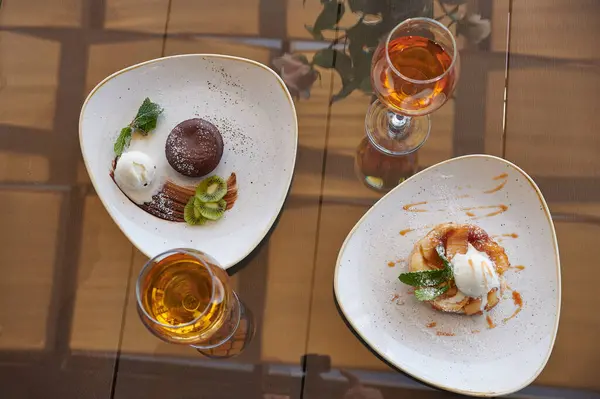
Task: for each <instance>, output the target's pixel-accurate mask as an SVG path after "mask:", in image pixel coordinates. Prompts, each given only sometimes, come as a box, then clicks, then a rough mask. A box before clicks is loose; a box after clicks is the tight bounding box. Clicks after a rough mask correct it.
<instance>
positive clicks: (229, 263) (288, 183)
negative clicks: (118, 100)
mask: <svg viewBox="0 0 600 399" xmlns="http://www.w3.org/2000/svg"><path fill="white" fill-rule="evenodd" d="M176 58H221V59H227V60H233V61H240V62H245V63H248V64H251V65H252V66H254V67H258V68H260V69H263V70H264V71H266V72H268V73H269V74H270V75H271V76H272V77H274V78H275V79H276V80H277V82H278V83H279V86H280V88H281V90H282V91H283V93H284V94H285V98H286V100H287V101H288V103H289V106H290V109H291V114H292V116H293V124H292V129H291V130H292V132H290V133H292V135H293V137H292V140H293V148H292V149H291V154H293V157H292V160H291V165H290V168H289V170H287V171H285V174H286V175H287V176H286V180H285V189H283V190H281V191H282V192H281V193H280V194H281V195H280V198H279V199H278V209H277V211H276V212H274V213H273V215H272V217H271V218H270V220H269V222H268V223H267V225H266V226H265V228H264V229H263V230H261V232H260V234H256V235H255V240H254V241H253V242H252V244H251V245H248V246H247V248H246V251H244V252H243V254H240V256H238V257H237V258H236V259H235V260H233V261H221V260H219V263H220V265H221V267H222V268H223V269H229V268H230V267H233V266H235V265H237V264H238V263H239V262H241V261H242V260H244V259H245V258H246V257H248V256H249V255H250V254H251V253H252V252H253V251H254V250H255V249H256V248H257V247H258V246H259V245H260V244H261V243H262V241H263V240H264V239H265V238H266V237H267V236H268V234H269V231H270V230H271V229H272V228H273V226H274V224H275V222H276V220H277V218H278V217H279V216H280V214H281V211H282V209H283V205H284V204H285V201H286V198H287V195H288V193H289V190H290V186H291V183H292V180H293V176H294V172H295V168H296V160H297V151H298V115H297V112H296V107H295V104H294V101H293V98H292V96H291V94H290V92H289V90H288V89H287V87H286V85H285V82H284V81H283V79H282V78H281V77H280V76H279V75H278V74H277V73H276V72H275V71H273V70H272V69H271V68H269V67H268V66H267V65H265V64H263V63H260V62H258V61H255V60H252V59H248V58H244V57H238V56H234V55H226V54H215V53H195V54H177V55H171V56H167V57H159V58H154V59H150V60H147V61H144V62H140V63H137V64H134V65H130V66H128V67H125V68H123V69H121V70H119V71H116V72H114V73H112V74H110V75H108V76H107V77H105V78H104V79H103V80H102V81H100V83H98V84H97V85H96V86H95V87H94V88H93V89H92V90H91V91H90V93H89V94H88V95H87V97H86V99H85V101H84V102H83V104H82V106H81V111H80V114H79V124H78V129H79V145H80V150H81V153H82V158H83V161H84V164H85V167H86V170H87V172H88V176H89V178H90V181H91V182H92V185H93V187H94V189H95V190H96V192H97V193H98V197H99V198H100V201H101V202H102V205H103V206H104V208H105V209H106V210H107V212H108V213H109V215H110V216H111V219H112V220H113V222H114V223H115V224H116V225H117V226H118V227H119V229H120V230H121V232H122V233H123V234H124V235H125V236H126V237H127V239H128V240H129V241H130V242H131V243H132V244H133V245H134V246H135V247H136V248H137V249H138V250H140V251H141V252H142V253H143V254H144V255H145V256H147V257H149V258H152V257H153V256H156V255H157V254H158V252H157V253H152V252H149V251H148V250H147V245H140V242H139V241H140V240H139V239H137V238H136V237H133V236H132V235H131V234H130V232H129V231H127V229H125V228H124V226H123V224H122V223H121V220H120V218H119V217H117V215H116V214H115V213H114V212H113V210H112V207H111V206H110V205H109V204H108V203H107V201H106V199H105V197H104V196H103V195H100V194H99V183H98V182H97V180H96V176H95V174H94V173H91V172H90V171H91V170H92V168H91V166H90V163H89V161H88V158H87V156H86V153H85V151H83V142H84V134H83V128H82V124H83V121H84V114H85V112H86V108H87V106H88V103H89V101H90V99H91V98H92V97H93V96H94V94H95V93H96V92H97V91H98V90H99V89H100V88H101V87H102V86H104V85H105V84H106V83H107V82H109V81H111V80H112V79H114V78H115V77H117V76H119V75H122V74H124V73H127V72H129V71H132V70H134V69H138V68H140V67H143V66H146V65H149V64H154V63H160V62H165V61H168V60H172V59H176ZM163 222H165V223H170V222H167V221H164V220H163ZM175 246H181V245H175ZM159 252H160V251H159ZM210 255H211V256H212V254H210Z"/></svg>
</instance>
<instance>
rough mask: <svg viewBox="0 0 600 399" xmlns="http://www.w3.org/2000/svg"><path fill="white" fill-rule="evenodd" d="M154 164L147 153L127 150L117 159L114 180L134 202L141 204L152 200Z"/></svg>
mask: <svg viewBox="0 0 600 399" xmlns="http://www.w3.org/2000/svg"><path fill="white" fill-rule="evenodd" d="M155 172H156V164H155V163H154V161H153V160H152V158H150V157H149V156H148V155H146V154H144V153H143V152H140V151H128V152H125V153H123V154H122V155H121V156H120V157H119V159H118V160H117V165H116V167H115V171H114V177H115V182H116V183H117V185H118V186H119V188H120V189H121V190H123V192H124V193H125V194H126V195H127V196H128V197H129V198H130V199H131V200H132V201H134V202H135V203H137V204H143V203H144V202H149V201H150V200H152V195H153V194H155V191H156V189H155V187H154V186H155V185H154V184H152V183H153V182H154V180H155V179H154V178H155Z"/></svg>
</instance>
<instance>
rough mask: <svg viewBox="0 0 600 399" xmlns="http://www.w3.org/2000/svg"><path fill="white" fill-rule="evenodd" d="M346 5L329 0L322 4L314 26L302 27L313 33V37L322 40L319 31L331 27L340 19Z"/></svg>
mask: <svg viewBox="0 0 600 399" xmlns="http://www.w3.org/2000/svg"><path fill="white" fill-rule="evenodd" d="M345 11H346V6H344V3H338V2H337V1H329V2H327V3H325V4H323V9H322V10H321V13H320V14H319V16H318V17H317V20H316V21H315V24H314V26H312V27H309V26H308V25H304V27H305V28H306V29H307V30H308V31H309V32H310V33H311V34H312V35H313V37H314V38H315V39H318V40H323V34H322V33H321V32H322V31H324V30H325V29H333V28H334V27H335V25H336V24H337V23H338V22H339V21H340V19H342V16H343V15H344V12H345Z"/></svg>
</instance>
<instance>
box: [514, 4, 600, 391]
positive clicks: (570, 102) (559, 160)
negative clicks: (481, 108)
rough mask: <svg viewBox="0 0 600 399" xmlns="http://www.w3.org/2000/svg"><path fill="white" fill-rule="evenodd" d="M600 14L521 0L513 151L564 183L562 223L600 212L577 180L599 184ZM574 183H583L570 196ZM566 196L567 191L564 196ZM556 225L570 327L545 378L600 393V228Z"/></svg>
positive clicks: (595, 197)
mask: <svg viewBox="0 0 600 399" xmlns="http://www.w3.org/2000/svg"><path fill="white" fill-rule="evenodd" d="M599 16H600V4H598V3H597V2H594V1H585V0H580V1H569V2H564V1H542V0H538V1H528V2H514V3H513V14H512V25H511V47H510V52H511V55H510V70H509V80H508V83H509V85H508V107H507V125H506V134H507V141H506V157H507V158H508V159H510V160H512V161H514V162H516V163H517V164H518V165H519V166H521V167H522V168H524V169H525V170H526V171H527V172H528V173H530V174H532V175H533V176H534V178H535V177H536V176H537V177H540V178H541V179H540V180H544V181H548V182H553V184H556V185H557V187H556V188H555V189H553V190H548V191H549V192H550V193H551V194H550V195H548V196H547V197H546V200H548V201H549V205H550V209H551V210H552V211H553V212H554V213H555V214H556V215H557V218H559V217H560V219H561V220H562V219H564V218H568V219H571V220H575V221H576V220H577V219H578V218H579V219H581V220H582V221H584V220H586V219H587V220H589V219H588V218H587V216H598V215H599V211H600V207H599V203H600V197H599V196H600V191H599V189H598V186H597V185H594V184H592V185H589V186H585V187H579V186H572V185H569V182H570V181H572V180H573V179H590V181H594V179H595V178H596V177H598V176H599V175H600V161H599V159H598V156H597V155H598V152H599V151H600V139H599V138H598V135H597V132H596V131H595V129H594V121H595V119H596V118H597V115H598V112H599V111H600V108H599V107H598V102H597V101H593V100H590V99H594V98H595V97H596V93H597V92H598V90H600V77H599V76H598V73H597V66H594V64H596V63H597V54H596V51H595V49H596V47H597V45H596V43H595V42H594V34H595V33H597V32H599V31H600V24H599V23H598V20H599V19H598V17H599ZM561 182H563V183H561ZM567 186H570V187H571V186H572V187H573V188H572V190H568V191H567V192H564V190H565V187H567ZM561 188H562V189H561ZM560 192H564V194H563V195H561V197H560V198H558V197H557V194H558V193H560ZM554 197H557V198H554ZM557 200H560V201H561V202H557ZM570 214H575V215H580V216H579V217H578V216H569V215H570ZM555 225H556V229H557V234H558V239H559V246H560V253H561V263H562V283H563V284H562V288H563V291H562V294H563V296H562V311H561V323H560V327H559V333H558V338H557V341H556V345H555V347H554V351H553V353H552V356H551V358H550V361H549V363H548V365H547V367H546V368H545V369H544V371H543V372H542V374H541V375H540V377H539V378H538V380H537V381H536V383H538V384H544V385H554V386H568V387H574V388H589V389H596V390H597V389H599V388H600V383H599V382H598V379H597V377H596V374H595V373H593V372H591V371H590V369H592V368H593V367H594V365H595V364H597V363H598V361H599V358H598V351H597V350H595V349H594V348H596V347H597V346H598V344H597V343H596V339H595V337H596V336H597V335H598V333H600V315H599V314H598V312H597V311H596V310H595V306H594V301H593V298H592V297H593V292H594V291H595V287H594V281H597V279H598V278H599V277H600V275H599V274H598V271H597V268H595V267H594V266H593V265H592V264H590V263H589V260H588V259H587V257H588V256H587V253H588V252H589V248H593V247H595V246H597V245H598V243H599V240H598V229H599V227H598V225H594V224H590V223H583V222H581V223H575V222H566V221H561V222H556V223H555ZM569 359H572V360H569Z"/></svg>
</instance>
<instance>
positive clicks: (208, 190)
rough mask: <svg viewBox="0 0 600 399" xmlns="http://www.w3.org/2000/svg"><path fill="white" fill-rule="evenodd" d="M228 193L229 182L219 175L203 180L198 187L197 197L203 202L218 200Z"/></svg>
mask: <svg viewBox="0 0 600 399" xmlns="http://www.w3.org/2000/svg"><path fill="white" fill-rule="evenodd" d="M225 194H227V182H226V181H225V180H223V179H222V178H220V177H219V176H211V177H207V178H206V179H204V180H202V181H201V182H200V184H198V187H196V197H197V198H198V199H199V200H200V201H202V202H217V201H219V200H221V199H223V197H224V196H225Z"/></svg>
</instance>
